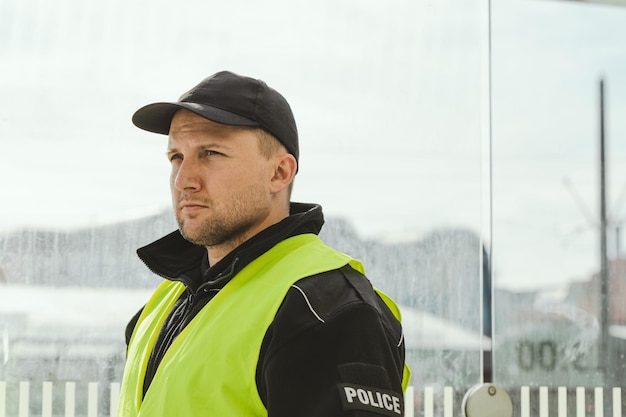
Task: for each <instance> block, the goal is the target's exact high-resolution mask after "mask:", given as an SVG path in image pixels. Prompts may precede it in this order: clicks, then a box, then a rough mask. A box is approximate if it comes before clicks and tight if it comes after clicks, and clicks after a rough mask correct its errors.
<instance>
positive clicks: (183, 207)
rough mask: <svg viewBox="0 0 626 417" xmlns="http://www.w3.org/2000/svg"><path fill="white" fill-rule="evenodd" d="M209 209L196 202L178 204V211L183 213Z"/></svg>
mask: <svg viewBox="0 0 626 417" xmlns="http://www.w3.org/2000/svg"><path fill="white" fill-rule="evenodd" d="M205 208H207V206H206V205H205V204H203V203H200V202H195V201H183V202H180V203H178V209H179V210H180V211H182V212H192V211H198V210H202V209H205Z"/></svg>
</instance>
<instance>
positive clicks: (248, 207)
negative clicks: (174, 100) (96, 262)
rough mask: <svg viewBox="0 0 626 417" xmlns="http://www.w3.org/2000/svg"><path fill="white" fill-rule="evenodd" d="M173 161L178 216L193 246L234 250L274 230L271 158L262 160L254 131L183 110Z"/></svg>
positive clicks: (173, 134) (175, 126)
mask: <svg viewBox="0 0 626 417" xmlns="http://www.w3.org/2000/svg"><path fill="white" fill-rule="evenodd" d="M167 155H168V158H169V160H170V162H171V165H172V172H171V177H170V187H171V192H172V201H173V206H174V212H175V213H176V219H177V221H178V225H179V227H180V230H181V233H182V235H183V236H184V237H185V238H186V239H187V240H189V241H191V242H193V243H196V244H198V245H203V246H206V247H208V248H211V247H229V248H230V249H232V248H234V247H236V246H238V245H239V244H241V243H242V242H244V241H245V240H247V239H249V238H250V237H252V236H253V235H255V234H256V233H258V232H259V231H261V230H262V229H264V228H265V227H267V226H269V224H271V220H270V219H271V216H270V211H271V205H270V201H271V190H270V182H271V177H272V164H271V158H270V159H268V158H267V157H264V156H263V155H261V153H260V151H259V142H258V137H257V133H255V132H254V131H252V130H249V129H242V128H239V127H236V126H228V125H222V124H219V123H215V122H212V121H209V120H207V119H204V118H202V117H200V116H197V115H195V114H194V113H191V112H188V111H186V110H180V111H179V112H177V113H176V115H175V116H174V119H173V120H172V124H171V127H170V135H169V143H168V152H167Z"/></svg>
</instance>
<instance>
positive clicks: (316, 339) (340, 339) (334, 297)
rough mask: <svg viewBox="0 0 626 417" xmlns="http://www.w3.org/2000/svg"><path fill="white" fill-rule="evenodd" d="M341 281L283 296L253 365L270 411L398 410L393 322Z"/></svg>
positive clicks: (277, 415) (399, 362)
mask: <svg viewBox="0 0 626 417" xmlns="http://www.w3.org/2000/svg"><path fill="white" fill-rule="evenodd" d="M363 279H364V280H365V281H367V280H366V279H365V278H364V277H363ZM367 284H369V282H367ZM342 285H343V287H342V288H341V291H339V292H338V290H339V289H338V288H336V285H335V283H333V285H331V286H329V287H326V288H324V287H323V286H322V289H321V290H318V289H317V288H316V289H313V290H309V291H306V285H303V286H302V287H304V289H303V288H301V287H298V288H292V289H291V290H290V292H289V294H288V296H287V297H286V299H285V302H284V304H283V306H282V307H281V309H280V310H279V313H278V314H277V316H276V319H275V321H274V323H273V325H272V326H271V327H270V329H269V330H268V334H267V335H266V339H265V340H264V345H263V348H262V350H261V357H260V362H259V367H258V369H257V384H258V387H259V393H260V395H261V398H262V399H263V401H264V403H265V405H266V407H267V410H268V415H269V416H270V417H287V416H289V417H292V416H299V417H309V416H310V417H313V416H316V417H317V416H326V417H334V416H359V417H366V416H402V415H404V409H403V408H404V399H403V394H402V369H403V366H404V345H403V342H402V340H403V338H402V330H401V327H400V324H399V323H398V322H397V320H395V318H393V316H392V315H391V312H389V311H388V310H386V308H385V309H382V310H381V306H380V305H375V306H374V305H371V304H368V303H367V302H365V301H364V300H362V299H361V298H360V295H359V293H358V292H357V291H353V290H352V289H351V287H350V285H346V283H345V282H344V283H343V284H342ZM370 288H371V285H370ZM346 292H348V293H349V294H348V295H346ZM372 293H373V290H372ZM380 303H381V304H383V303H382V301H380ZM389 316H391V318H390V317H389ZM394 322H395V323H394Z"/></svg>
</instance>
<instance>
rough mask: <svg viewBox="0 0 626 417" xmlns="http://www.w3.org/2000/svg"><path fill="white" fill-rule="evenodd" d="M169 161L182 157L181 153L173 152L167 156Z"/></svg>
mask: <svg viewBox="0 0 626 417" xmlns="http://www.w3.org/2000/svg"><path fill="white" fill-rule="evenodd" d="M169 159H170V162H173V161H174V160H176V159H183V155H182V154H180V153H174V154H171V155H170V156H169Z"/></svg>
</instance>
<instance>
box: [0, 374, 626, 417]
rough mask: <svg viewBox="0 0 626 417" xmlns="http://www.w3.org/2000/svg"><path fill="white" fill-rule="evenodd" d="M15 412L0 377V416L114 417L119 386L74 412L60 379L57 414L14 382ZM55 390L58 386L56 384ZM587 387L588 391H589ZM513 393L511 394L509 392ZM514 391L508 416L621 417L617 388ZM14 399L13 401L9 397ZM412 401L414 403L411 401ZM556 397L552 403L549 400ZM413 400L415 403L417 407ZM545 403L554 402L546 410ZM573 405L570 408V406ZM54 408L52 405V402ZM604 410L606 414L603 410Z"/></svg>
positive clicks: (408, 402) (450, 403) (444, 410)
mask: <svg viewBox="0 0 626 417" xmlns="http://www.w3.org/2000/svg"><path fill="white" fill-rule="evenodd" d="M17 385H18V386H17V387H16V388H17V414H15V415H13V414H8V413H7V400H8V398H7V383H6V382H2V381H0V417H35V416H41V417H53V416H57V415H58V416H64V417H81V416H86V417H103V416H111V417H114V416H115V411H116V410H117V403H118V399H119V391H120V384H119V383H118V382H113V383H111V384H109V386H108V388H109V389H108V390H107V391H108V393H109V395H108V398H105V399H102V398H101V399H100V400H101V401H105V403H104V404H100V407H99V402H98V401H99V388H100V384H99V383H98V382H91V383H89V384H88V385H87V391H86V395H87V398H86V410H81V412H80V413H77V411H76V403H77V394H76V383H74V382H66V383H65V384H64V390H65V392H64V396H63V397H62V398H64V402H63V407H62V408H63V412H62V413H61V414H58V412H57V413H56V414H53V408H52V405H53V404H52V403H53V383H52V382H44V383H43V384H42V386H41V408H40V410H37V412H36V413H31V409H30V408H31V398H30V390H31V383H30V382H28V381H23V382H19V383H17ZM57 389H58V388H57ZM590 390H591V392H590ZM551 392H552V393H553V395H554V394H556V398H553V399H552V400H553V401H550V395H551ZM590 393H593V395H592V397H593V401H591V402H589V401H587V399H588V398H589V395H588V394H590ZM463 394H464V393H458V392H455V391H454V389H453V388H452V387H444V388H443V389H435V388H433V387H425V388H424V389H423V390H422V391H421V392H420V393H419V397H418V398H416V397H415V391H414V388H413V387H409V388H408V389H407V392H406V395H405V410H406V412H405V415H406V417H414V416H415V415H420V416H423V417H435V416H441V417H453V416H460V415H462V413H461V410H460V404H459V402H458V400H457V399H458V397H459V395H461V396H462V395H463ZM509 394H510V395H513V394H514V393H511V392H510V393H509ZM516 394H518V398H519V403H518V404H515V402H514V406H515V407H516V408H517V409H516V410H515V411H514V416H519V417H574V416H575V417H587V416H593V417H624V413H623V409H622V406H623V402H622V389H621V388H619V387H617V388H603V387H596V388H591V389H590V388H584V387H577V388H576V389H575V391H574V393H573V397H574V398H572V392H571V391H569V392H568V389H567V388H566V387H558V388H557V389H556V391H555V390H552V391H550V390H549V388H548V387H540V388H539V389H538V391H537V395H533V396H531V388H530V387H521V388H520V390H519V392H518V393H516ZM13 400H14V401H15V399H13ZM416 400H417V401H416ZM554 400H556V401H554ZM415 404H419V405H418V407H417V410H416V409H414V408H415ZM551 404H556V406H553V407H552V409H551V408H550V405H551ZM572 404H573V406H571V405H572ZM606 404H609V407H608V408H610V410H605V405H606ZM57 407H58V406H57ZM605 411H606V413H605Z"/></svg>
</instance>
